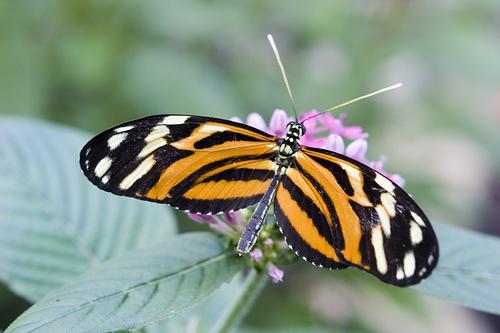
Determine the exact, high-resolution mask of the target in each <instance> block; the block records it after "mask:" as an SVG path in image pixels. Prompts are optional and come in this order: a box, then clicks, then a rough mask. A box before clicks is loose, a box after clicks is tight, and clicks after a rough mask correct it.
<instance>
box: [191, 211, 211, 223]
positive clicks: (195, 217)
mask: <svg viewBox="0 0 500 333" xmlns="http://www.w3.org/2000/svg"><path fill="white" fill-rule="evenodd" d="M187 216H188V217H189V218H190V219H191V220H193V221H196V222H198V223H206V222H212V223H213V222H216V221H217V218H216V217H215V216H213V215H203V214H196V213H187Z"/></svg>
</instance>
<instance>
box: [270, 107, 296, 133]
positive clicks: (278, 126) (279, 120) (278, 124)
mask: <svg viewBox="0 0 500 333" xmlns="http://www.w3.org/2000/svg"><path fill="white" fill-rule="evenodd" d="M290 121H291V119H290V118H289V117H288V115H287V114H286V112H285V111H284V110H281V109H276V110H274V112H273V115H272V116H271V120H270V121H269V129H270V131H271V133H272V134H274V135H276V136H284V135H285V133H286V125H287V124H288V123H289V122H290Z"/></svg>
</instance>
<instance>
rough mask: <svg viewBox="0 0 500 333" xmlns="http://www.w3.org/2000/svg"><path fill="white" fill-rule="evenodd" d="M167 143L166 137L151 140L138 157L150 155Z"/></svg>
mask: <svg viewBox="0 0 500 333" xmlns="http://www.w3.org/2000/svg"><path fill="white" fill-rule="evenodd" d="M166 144H167V140H165V139H157V140H155V141H151V142H150V143H148V144H147V145H146V146H144V148H142V150H141V152H140V153H139V155H137V157H138V158H143V157H146V156H148V155H150V154H151V153H152V152H154V151H155V150H156V149H158V148H160V147H163V146H165V145H166Z"/></svg>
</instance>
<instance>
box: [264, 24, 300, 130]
mask: <svg viewBox="0 0 500 333" xmlns="http://www.w3.org/2000/svg"><path fill="white" fill-rule="evenodd" d="M267 39H268V40H269V44H271V48H272V49H273V52H274V56H275V57H276V61H277V62H278V66H279V68H280V71H281V76H282V77H283V82H284V83H285V88H286V90H287V92H288V96H289V97H290V101H291V102H292V108H293V113H294V114H295V120H296V121H298V117H297V109H296V108H295V100H294V99H293V95H292V90H291V89H290V84H289V83H288V79H287V77H286V72H285V67H284V66H283V63H282V62H281V58H280V54H279V52H278V48H277V47H276V43H275V42H274V38H273V35H271V34H268V35H267Z"/></svg>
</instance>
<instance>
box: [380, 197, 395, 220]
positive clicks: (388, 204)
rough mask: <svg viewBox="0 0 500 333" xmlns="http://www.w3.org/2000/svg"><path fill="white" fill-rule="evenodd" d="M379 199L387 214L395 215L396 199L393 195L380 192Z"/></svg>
mask: <svg viewBox="0 0 500 333" xmlns="http://www.w3.org/2000/svg"><path fill="white" fill-rule="evenodd" d="M380 201H381V202H382V205H384V207H385V210H386V211H387V214H389V216H390V217H394V215H396V205H395V202H396V200H395V199H394V197H393V196H392V195H391V194H390V193H387V192H386V193H382V194H381V195H380Z"/></svg>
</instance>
